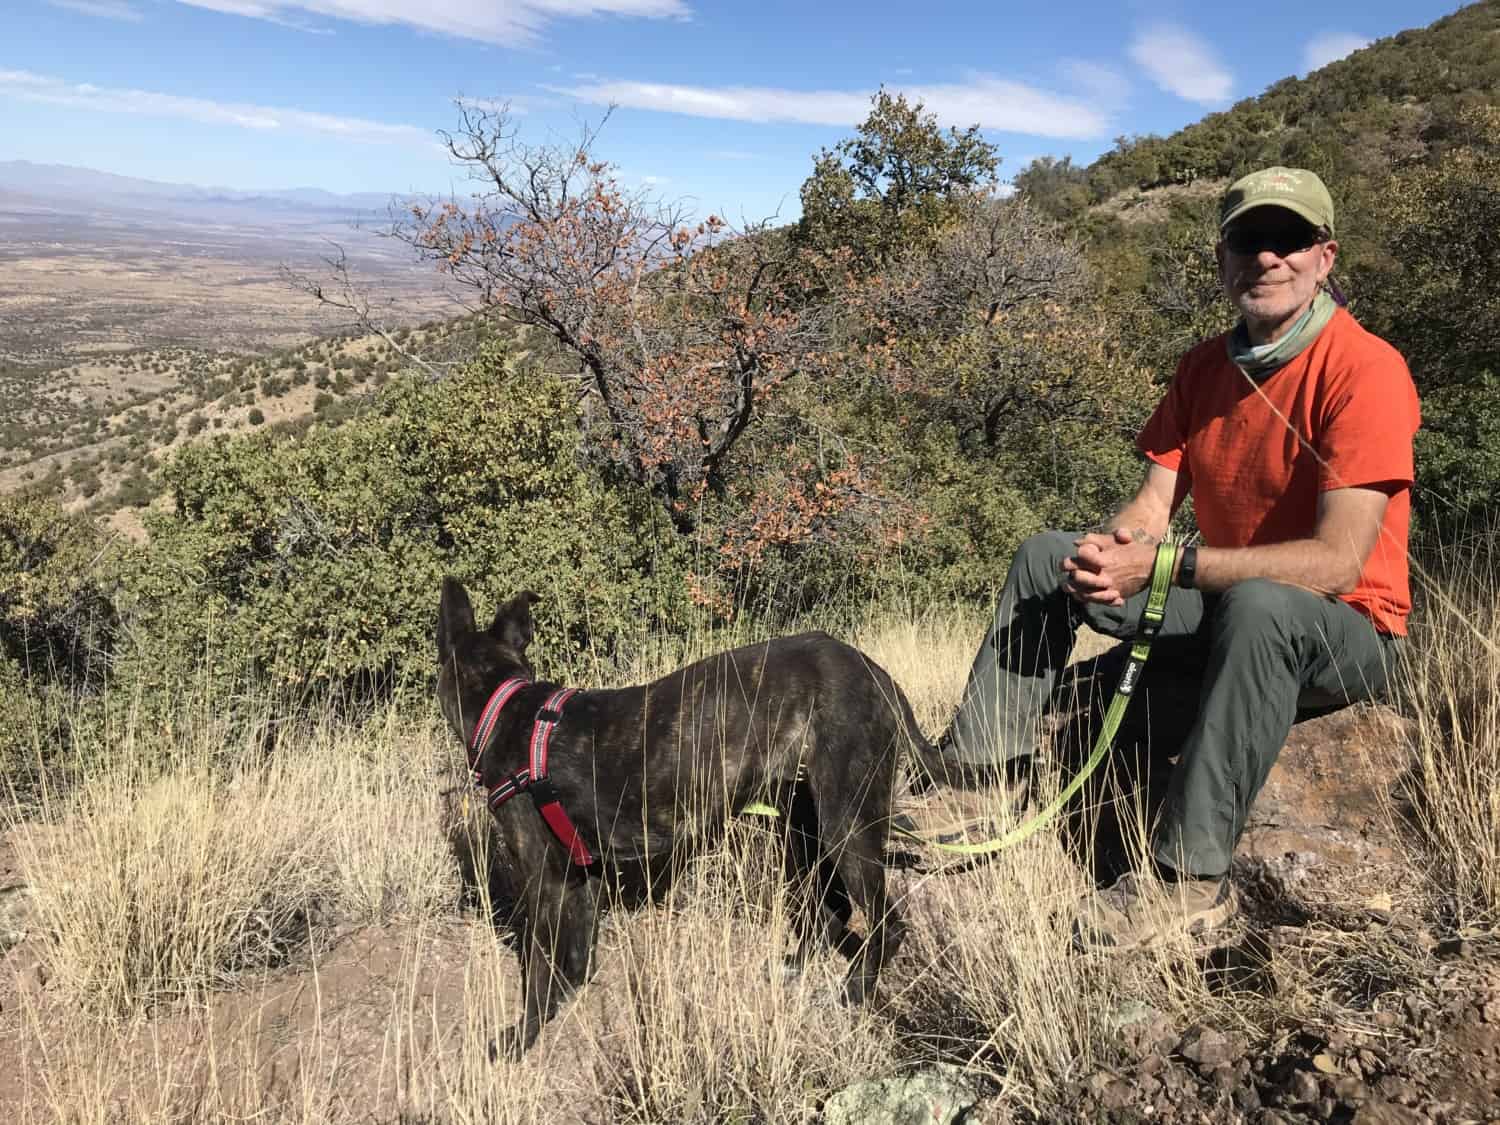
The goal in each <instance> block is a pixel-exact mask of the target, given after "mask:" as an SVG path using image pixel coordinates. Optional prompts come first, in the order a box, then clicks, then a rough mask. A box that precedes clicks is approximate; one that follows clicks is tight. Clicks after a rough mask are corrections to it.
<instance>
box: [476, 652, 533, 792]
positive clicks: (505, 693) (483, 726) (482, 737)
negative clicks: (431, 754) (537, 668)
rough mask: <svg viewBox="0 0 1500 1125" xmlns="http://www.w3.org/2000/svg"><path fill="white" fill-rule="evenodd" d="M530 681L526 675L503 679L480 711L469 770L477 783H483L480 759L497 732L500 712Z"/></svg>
mask: <svg viewBox="0 0 1500 1125" xmlns="http://www.w3.org/2000/svg"><path fill="white" fill-rule="evenodd" d="M530 682H531V681H530V680H528V679H527V678H526V677H525V676H512V677H511V678H510V679H508V680H502V681H501V683H500V686H499V687H497V688H496V689H495V690H494V691H493V692H491V693H490V698H489V700H488V702H486V703H485V705H484V708H483V710H481V711H480V712H479V721H478V722H477V723H475V724H474V737H473V738H472V739H470V740H469V770H470V772H471V773H472V774H473V775H474V784H475V785H482V784H483V780H482V779H481V778H480V773H479V759H480V757H481V756H482V755H483V754H484V750H485V747H486V746H488V745H489V742H490V738H491V737H492V736H493V735H494V733H495V724H496V723H497V722H499V721H500V712H501V711H503V710H504V709H505V705H506V704H507V703H509V702H510V701H511V700H512V699H513V698H514V697H515V694H516V692H518V691H520V690H521V689H522V688H523V687H525V686H526V685H527V684H529V683H530Z"/></svg>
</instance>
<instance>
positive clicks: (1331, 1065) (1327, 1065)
mask: <svg viewBox="0 0 1500 1125" xmlns="http://www.w3.org/2000/svg"><path fill="white" fill-rule="evenodd" d="M1312 1064H1313V1069H1314V1070H1316V1071H1317V1072H1318V1073H1319V1074H1342V1073H1343V1070H1342V1069H1341V1068H1340V1067H1339V1063H1338V1060H1337V1059H1335V1058H1334V1057H1333V1056H1332V1055H1330V1054H1329V1053H1328V1052H1327V1051H1319V1052H1318V1053H1317V1054H1316V1055H1314V1056H1313V1057H1312Z"/></svg>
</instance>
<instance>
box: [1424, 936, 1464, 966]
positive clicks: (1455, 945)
mask: <svg viewBox="0 0 1500 1125" xmlns="http://www.w3.org/2000/svg"><path fill="white" fill-rule="evenodd" d="M1471 952H1473V946H1472V945H1470V943H1469V942H1466V941H1464V939H1463V938H1461V937H1449V938H1444V939H1443V940H1442V941H1440V942H1438V943H1437V948H1436V949H1434V950H1433V953H1435V954H1436V955H1437V956H1438V957H1441V958H1442V959H1443V960H1445V961H1451V960H1455V959H1457V958H1459V957H1467V956H1468V955H1469V954H1470V953H1471Z"/></svg>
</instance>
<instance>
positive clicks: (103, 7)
mask: <svg viewBox="0 0 1500 1125" xmlns="http://www.w3.org/2000/svg"><path fill="white" fill-rule="evenodd" d="M47 3H49V4H51V5H52V6H53V7H54V8H66V9H67V10H68V11H70V12H80V13H82V14H83V15H85V16H99V17H100V18H101V19H107V20H125V21H126V22H128V23H140V22H141V13H140V12H138V11H136V10H135V9H134V8H132V7H131V6H130V5H129V4H127V3H125V0H47Z"/></svg>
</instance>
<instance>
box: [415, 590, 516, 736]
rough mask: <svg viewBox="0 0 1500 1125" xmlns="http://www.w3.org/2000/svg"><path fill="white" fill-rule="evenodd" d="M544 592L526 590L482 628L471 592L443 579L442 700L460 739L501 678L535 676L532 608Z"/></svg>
mask: <svg viewBox="0 0 1500 1125" xmlns="http://www.w3.org/2000/svg"><path fill="white" fill-rule="evenodd" d="M541 600H542V599H541V597H540V596H539V595H537V594H533V593H532V592H531V591H530V590H522V591H521V592H520V593H519V594H517V595H516V596H515V597H513V598H511V599H510V600H509V601H507V602H503V603H502V604H501V606H500V608H499V609H497V610H496V611H495V619H494V620H493V621H492V622H490V627H489V628H488V629H485V630H481V629H479V628H478V627H477V626H476V625H475V622H474V606H473V604H472V603H471V602H470V601H469V594H468V591H467V590H465V589H464V587H463V583H461V582H460V581H459V580H458V579H456V578H444V579H443V592H442V596H441V598H440V599H439V602H438V623H437V650H438V681H437V684H438V686H437V691H438V704H439V706H441V707H442V710H443V715H444V717H445V718H446V719H447V720H448V722H449V724H450V725H451V726H452V727H453V729H454V730H455V731H457V732H458V735H459V737H460V738H463V739H464V740H465V741H467V740H468V738H469V735H470V733H471V732H472V728H473V726H474V723H475V721H476V720H477V719H478V717H479V711H480V708H482V707H483V706H484V701H485V699H486V698H487V697H488V695H489V693H490V692H492V691H494V690H495V688H496V686H497V685H499V683H500V682H501V681H502V680H506V679H509V678H510V677H512V676H525V677H526V678H527V679H528V680H529V679H533V678H534V677H535V674H534V673H533V671H532V668H531V662H530V661H529V660H527V658H526V647H527V646H528V645H529V644H531V638H532V636H533V634H534V633H535V631H536V627H535V625H534V624H533V622H532V620H531V607H532V605H533V604H535V603H536V602H539V601H541Z"/></svg>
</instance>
